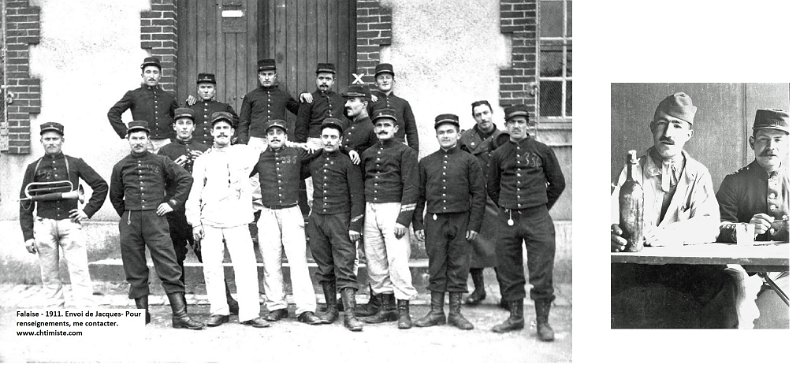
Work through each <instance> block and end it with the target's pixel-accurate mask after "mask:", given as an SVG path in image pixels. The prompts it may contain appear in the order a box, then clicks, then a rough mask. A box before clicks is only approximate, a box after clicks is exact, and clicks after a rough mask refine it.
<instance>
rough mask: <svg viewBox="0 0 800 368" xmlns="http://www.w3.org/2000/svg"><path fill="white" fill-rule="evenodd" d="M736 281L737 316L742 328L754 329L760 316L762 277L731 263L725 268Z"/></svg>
mask: <svg viewBox="0 0 800 368" xmlns="http://www.w3.org/2000/svg"><path fill="white" fill-rule="evenodd" d="M725 273H727V274H729V275H730V276H731V277H732V278H733V279H734V280H735V282H736V316H737V317H738V319H739V328H740V329H752V328H753V325H754V323H753V322H754V321H755V319H756V318H758V317H759V315H760V313H759V311H758V306H757V305H756V298H757V297H758V292H759V291H760V290H761V278H760V277H759V276H758V275H753V276H748V275H747V272H745V270H744V268H743V267H742V266H741V265H738V264H729V265H727V268H725Z"/></svg>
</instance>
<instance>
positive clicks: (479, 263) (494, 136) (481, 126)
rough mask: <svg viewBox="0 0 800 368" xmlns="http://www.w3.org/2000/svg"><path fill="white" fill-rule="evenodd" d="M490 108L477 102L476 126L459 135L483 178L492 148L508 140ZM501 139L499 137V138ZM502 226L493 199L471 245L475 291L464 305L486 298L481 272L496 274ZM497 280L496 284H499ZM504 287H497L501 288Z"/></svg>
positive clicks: (462, 146)
mask: <svg viewBox="0 0 800 368" xmlns="http://www.w3.org/2000/svg"><path fill="white" fill-rule="evenodd" d="M493 114H494V110H492V105H490V104H489V101H485V100H482V101H476V102H473V103H472V118H473V119H475V126H473V127H472V129H470V130H467V131H465V132H463V133H461V138H460V139H459V142H458V145H459V147H461V149H462V150H464V151H467V152H469V153H471V154H472V155H473V156H475V157H477V158H478V159H479V160H480V163H481V169H482V170H483V171H484V179H485V174H486V171H487V168H488V167H489V155H490V153H491V151H492V150H494V148H496V147H497V146H499V144H498V142H499V141H501V140H503V138H505V140H507V138H508V133H505V132H503V131H501V130H500V129H497V126H496V125H495V124H494V121H493V120H492V115H493ZM498 137H502V138H498ZM502 225H503V224H502V221H501V220H500V214H499V211H498V208H497V203H494V202H493V201H492V200H487V201H486V212H485V213H484V216H483V224H482V225H481V229H483V231H481V233H480V234H478V238H477V239H475V241H472V242H470V243H471V244H470V246H471V247H472V256H471V257H470V266H469V273H470V274H471V275H472V283H473V284H474V285H475V290H474V291H473V292H472V294H470V295H468V296H467V298H466V299H465V300H464V304H466V305H476V304H479V303H480V302H481V301H483V300H484V299H486V288H485V287H484V282H483V269H484V268H487V267H494V268H495V269H494V271H495V274H497V273H498V271H497V258H496V256H495V244H496V243H497V241H496V239H495V238H496V237H497V235H498V234H499V231H498V230H499V229H501V228H502V227H501V226H502ZM499 281H500V280H499V278H498V282H499ZM502 288H503V286H502V285H500V289H502ZM500 305H501V306H504V307H506V303H505V301H504V300H501V301H500Z"/></svg>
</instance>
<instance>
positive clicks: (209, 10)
mask: <svg viewBox="0 0 800 368" xmlns="http://www.w3.org/2000/svg"><path fill="white" fill-rule="evenodd" d="M223 11H225V15H226V16H225V17H223ZM238 15H241V16H238ZM178 39H179V41H178V82H177V83H178V100H179V101H183V100H184V99H185V98H186V96H187V95H188V94H195V93H196V89H197V85H196V82H195V81H196V77H197V74H198V73H201V72H212V73H214V74H216V77H217V99H218V100H219V101H223V102H226V103H229V104H231V105H232V106H233V107H234V109H235V110H236V111H237V112H238V111H239V109H240V107H241V103H242V97H244V95H245V94H246V93H247V92H248V91H250V90H252V89H253V88H255V87H256V86H257V85H258V80H257V77H256V63H257V61H258V59H261V58H273V59H275V60H276V64H277V68H278V81H279V83H280V84H281V85H282V87H283V89H284V90H286V91H288V92H289V93H291V94H292V95H295V96H296V95H297V94H298V93H299V92H302V91H313V90H314V89H315V85H314V77H315V76H314V70H316V65H317V63H318V62H332V63H336V68H337V71H338V73H337V79H338V85H337V86H336V89H337V90H339V89H341V88H342V87H343V86H345V85H346V84H348V83H349V82H350V80H351V76H350V73H353V72H355V65H356V63H355V55H356V53H355V44H356V42H355V0H338V1H337V0H319V1H314V0H273V1H268V0H199V1H192V0H178ZM290 120H293V117H292V118H290ZM292 122H293V121H292Z"/></svg>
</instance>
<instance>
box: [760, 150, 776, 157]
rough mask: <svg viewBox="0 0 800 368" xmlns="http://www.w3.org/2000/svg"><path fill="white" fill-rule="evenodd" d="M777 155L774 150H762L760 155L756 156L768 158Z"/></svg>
mask: <svg viewBox="0 0 800 368" xmlns="http://www.w3.org/2000/svg"><path fill="white" fill-rule="evenodd" d="M777 155H778V153H777V152H775V151H774V150H763V151H761V153H759V154H758V156H759V157H769V156H777Z"/></svg>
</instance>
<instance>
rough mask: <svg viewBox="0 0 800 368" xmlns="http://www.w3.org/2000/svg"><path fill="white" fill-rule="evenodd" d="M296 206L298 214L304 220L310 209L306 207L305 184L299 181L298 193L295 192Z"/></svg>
mask: <svg viewBox="0 0 800 368" xmlns="http://www.w3.org/2000/svg"><path fill="white" fill-rule="evenodd" d="M297 205H298V206H300V213H302V214H303V217H304V218H307V217H308V214H309V213H310V212H311V208H309V207H308V190H307V189H306V182H305V181H304V180H300V191H299V192H297Z"/></svg>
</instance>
